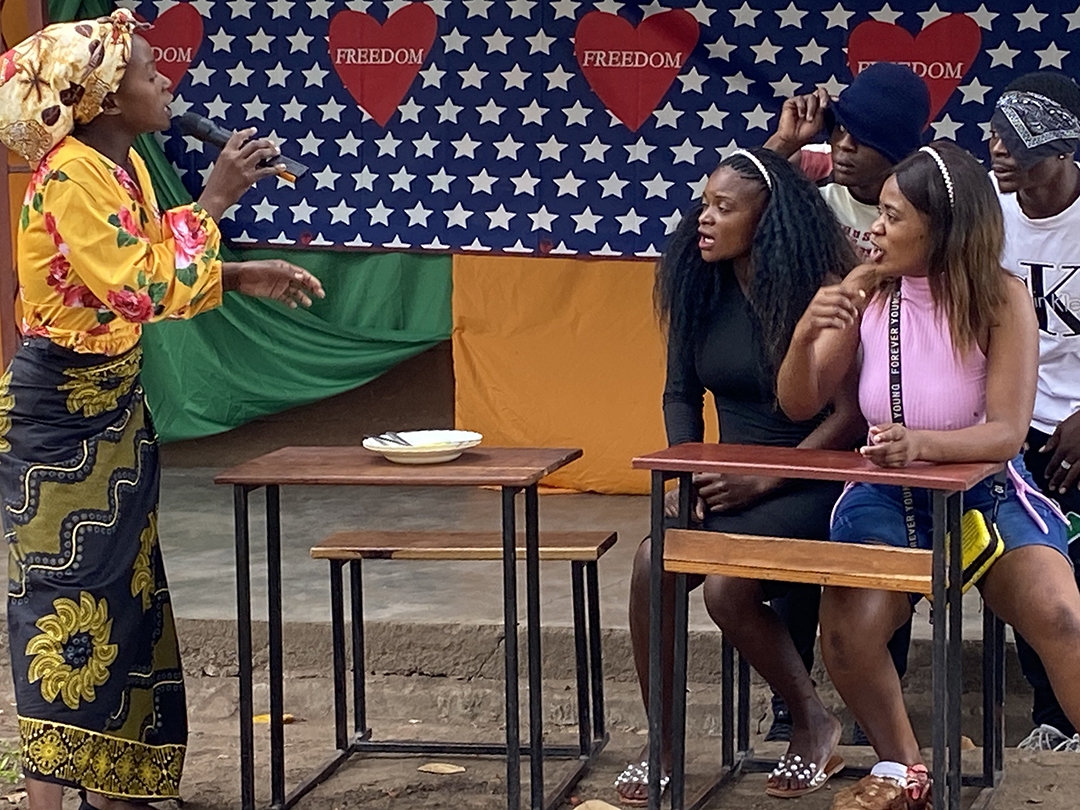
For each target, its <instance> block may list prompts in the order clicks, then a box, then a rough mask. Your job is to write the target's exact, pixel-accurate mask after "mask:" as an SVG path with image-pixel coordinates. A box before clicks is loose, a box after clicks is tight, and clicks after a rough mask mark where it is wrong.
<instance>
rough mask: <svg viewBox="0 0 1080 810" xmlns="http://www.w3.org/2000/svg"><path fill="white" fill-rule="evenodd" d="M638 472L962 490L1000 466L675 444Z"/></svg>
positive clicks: (646, 459) (639, 462)
mask: <svg viewBox="0 0 1080 810" xmlns="http://www.w3.org/2000/svg"><path fill="white" fill-rule="evenodd" d="M633 466H634V468H635V469H638V470H663V471H666V472H713V473H730V474H733V475H771V476H775V477H777V478H804V479H805V478H808V479H815V480H818V481H862V482H866V483H869V484H894V485H897V486H906V487H922V488H925V489H940V490H947V491H949V492H966V491H967V490H969V489H971V488H972V487H973V486H975V484H977V483H979V481H982V480H983V479H984V478H986V477H987V476H988V475H993V474H994V473H996V472H998V471H999V470H1000V469H1001V468H1002V467H1003V466H1004V465H1003V464H1000V463H992V462H979V463H972V464H926V463H921V462H920V463H916V464H912V465H911V466H909V467H877V466H875V465H874V464H872V463H871V462H870V461H868V460H866V459H865V458H863V457H862V456H860V455H859V454H858V453H854V452H845V451H842V450H803V449H799V448H796V447H767V446H763V445H745V444H678V445H675V446H674V447H668V448H667V449H665V450H659V451H657V452H655V453H649V454H648V455H645V456H639V457H638V458H635V459H634V461H633Z"/></svg>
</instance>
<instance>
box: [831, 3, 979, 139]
mask: <svg viewBox="0 0 1080 810" xmlns="http://www.w3.org/2000/svg"><path fill="white" fill-rule="evenodd" d="M981 46H982V32H981V31H980V30H979V24H978V23H977V22H975V21H974V20H973V19H971V17H969V16H967V15H966V14H950V15H949V16H948V17H942V18H941V19H940V20H937V21H936V22H932V23H930V25H928V26H926V27H925V28H923V30H922V31H920V32H919V35H918V36H915V37H913V36H912V35H911V34H910V32H908V31H907V30H906V29H904V28H901V27H900V26H899V25H895V24H893V23H884V22H880V21H878V20H867V21H866V22H862V23H859V24H858V25H857V26H855V30H854V31H852V32H851V36H850V37H849V38H848V67H849V68H850V69H851V75H852V76H856V75H858V73H859V71H860V70H862V69H863V68H865V67H869V66H870V65H872V64H873V63H874V62H899V63H900V64H906V65H907V66H908V67H910V68H911V69H912V70H914V71H915V72H916V73H917V74H918V75H919V77H920V78H921V79H922V80H923V81H924V82H926V86H927V88H929V90H930V120H931V121H933V120H934V118H936V117H937V114H938V113H939V112H941V108H942V107H944V106H945V102H946V101H948V100H949V96H951V95H952V94H953V91H954V90H956V88H957V87H958V86H959V85H960V82H961V81H963V78H964V76H965V75H966V74H967V72H968V71H969V70H971V66H972V65H973V64H974V62H975V58H976V57H977V56H978V55H979V48H980V47H981Z"/></svg>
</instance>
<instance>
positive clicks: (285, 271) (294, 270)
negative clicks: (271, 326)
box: [222, 259, 326, 309]
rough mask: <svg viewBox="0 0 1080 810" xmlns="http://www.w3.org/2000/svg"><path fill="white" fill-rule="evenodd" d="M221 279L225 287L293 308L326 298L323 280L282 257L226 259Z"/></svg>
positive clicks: (308, 305) (306, 305) (307, 305)
mask: <svg viewBox="0 0 1080 810" xmlns="http://www.w3.org/2000/svg"><path fill="white" fill-rule="evenodd" d="M222 281H223V284H224V286H225V289H226V290H232V291H234V292H238V293H240V294H241V295H249V296H251V297H252V298H270V299H273V300H274V301H280V302H281V303H283V304H287V305H288V306H289V307H290V308H292V309H296V307H297V306H303V307H310V306H311V299H312V298H325V297H326V292H325V291H324V290H323V286H322V283H321V282H320V281H319V280H318V279H317V278H315V276H313V275H311V273H309V272H308V271H307V270H305V269H304V268H303V267H297V266H296V265H295V264H290V263H289V262H286V261H282V260H281V259H267V260H265V261H253V262H225V264H224V265H223V266H222Z"/></svg>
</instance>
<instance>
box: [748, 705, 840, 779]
mask: <svg viewBox="0 0 1080 810" xmlns="http://www.w3.org/2000/svg"><path fill="white" fill-rule="evenodd" d="M811 718H812V719H811V720H810V722H809V723H806V721H804V722H803V724H800V723H799V722H798V721H797V720H796V721H795V723H794V725H793V726H792V730H791V743H790V744H789V745H788V749H787V753H786V754H785V755H784V757H785V759H787V760H788V761H789V762H790V764H791V765H792V766H794V767H793V768H791V770H794V771H796V775H794V776H789V775H779V774H777V775H770V776H769V779H768V781H767V782H766V786H767V787H768V788H770V789H772V790H778V791H783V792H788V791H799V790H806V789H807V788H808V787H810V782H811V781H812V780H813V778H814V776H815V775H816V774H817V772H818V771H819V770H821V769H822V768H825V766H826V765H827V764H828V762H829V759H830V758H831V757H832V756H833V754H834V753H835V751H836V746H837V744H839V742H840V732H841V726H840V721H839V720H837V719H836V718H835V717H833V715H832V714H830V713H829V712H828V711H825V710H824V708H821V709H818V710H816V711H815V712H813V713H812V715H811ZM796 757H798V760H797V761H795V758H796ZM811 765H812V766H813V767H810V766H811ZM799 772H801V773H799ZM808 772H809V775H807V773H808Z"/></svg>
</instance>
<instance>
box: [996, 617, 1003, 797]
mask: <svg viewBox="0 0 1080 810" xmlns="http://www.w3.org/2000/svg"><path fill="white" fill-rule="evenodd" d="M994 636H995V638H996V639H997V640H996V642H995V654H994V707H995V709H996V710H997V718H998V719H997V732H998V733H997V739H996V740H995V741H994V770H995V772H996V775H997V777H998V778H999V779H1000V777H1001V774H1002V772H1003V771H1004V770H1005V622H1003V621H1002V620H1001V618H1000V617H997V616H995V617H994Z"/></svg>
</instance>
